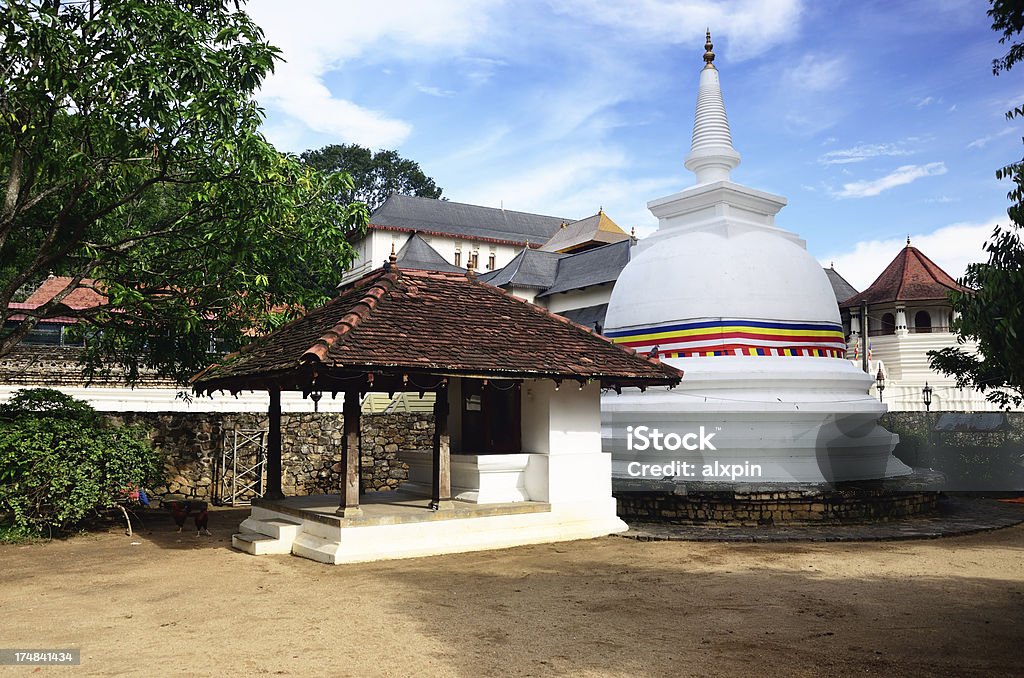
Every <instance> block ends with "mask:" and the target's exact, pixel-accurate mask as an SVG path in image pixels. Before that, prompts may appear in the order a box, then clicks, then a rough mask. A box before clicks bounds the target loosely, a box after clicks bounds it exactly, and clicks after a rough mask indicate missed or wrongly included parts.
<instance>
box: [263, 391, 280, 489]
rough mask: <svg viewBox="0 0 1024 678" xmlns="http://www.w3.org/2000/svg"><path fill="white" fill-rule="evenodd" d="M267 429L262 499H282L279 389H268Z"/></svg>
mask: <svg viewBox="0 0 1024 678" xmlns="http://www.w3.org/2000/svg"><path fill="white" fill-rule="evenodd" d="M267 417H268V419H269V420H270V421H269V425H268V427H267V428H268V431H267V488H266V492H264V493H263V497H264V499H284V493H283V492H281V391H279V390H276V389H275V390H272V391H270V408H269V409H268V410H267Z"/></svg>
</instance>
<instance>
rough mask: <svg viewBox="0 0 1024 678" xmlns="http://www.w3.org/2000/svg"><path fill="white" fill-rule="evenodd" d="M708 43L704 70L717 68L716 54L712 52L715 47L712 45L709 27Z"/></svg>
mask: <svg viewBox="0 0 1024 678" xmlns="http://www.w3.org/2000/svg"><path fill="white" fill-rule="evenodd" d="M706 36H707V42H705V43H704V68H714V67H715V53H714V52H713V51H712V50H713V49H714V47H715V46H714V45H713V44H712V43H711V28H710V27H708V31H707V34H706Z"/></svg>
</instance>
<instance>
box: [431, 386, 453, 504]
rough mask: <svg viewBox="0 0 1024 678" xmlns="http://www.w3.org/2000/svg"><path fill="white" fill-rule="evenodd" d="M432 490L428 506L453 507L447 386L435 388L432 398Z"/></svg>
mask: <svg viewBox="0 0 1024 678" xmlns="http://www.w3.org/2000/svg"><path fill="white" fill-rule="evenodd" d="M433 453H434V455H433V457H434V458H433V461H434V464H433V470H434V473H433V476H434V482H433V491H432V492H431V497H430V508H431V509H433V510H434V511H439V510H443V509H451V508H454V504H452V472H451V446H450V441H449V438H448V387H447V386H442V387H441V388H439V389H438V390H437V393H436V397H435V399H434V449H433Z"/></svg>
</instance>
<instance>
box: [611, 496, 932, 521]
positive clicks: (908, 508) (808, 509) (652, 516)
mask: <svg viewBox="0 0 1024 678" xmlns="http://www.w3.org/2000/svg"><path fill="white" fill-rule="evenodd" d="M938 498H939V495H938V493H937V492H900V493H897V492H892V491H889V490H858V491H845V492H844V491H838V490H837V491H823V492H808V491H799V490H798V491H769V492H756V493H746V492H727V491H720V492H700V493H695V494H690V495H677V494H672V493H668V492H625V493H616V496H615V499H616V502H617V504H618V514H619V517H620V518H622V519H623V520H625V521H627V522H630V521H632V522H663V523H676V524H680V525H695V524H701V523H714V524H716V525H737V526H745V527H755V526H770V525H781V524H801V523H849V522H869V521H884V520H889V519H893V518H906V517H909V516H915V515H921V514H927V513H930V512H932V511H934V510H936V508H937V507H938Z"/></svg>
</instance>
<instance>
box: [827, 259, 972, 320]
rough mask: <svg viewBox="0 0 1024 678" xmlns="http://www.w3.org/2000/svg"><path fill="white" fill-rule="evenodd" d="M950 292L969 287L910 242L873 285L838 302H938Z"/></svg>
mask: <svg viewBox="0 0 1024 678" xmlns="http://www.w3.org/2000/svg"><path fill="white" fill-rule="evenodd" d="M951 291H967V288H966V287H963V286H962V285H960V284H958V283H957V281H955V280H953V278H951V277H950V276H949V274H948V273H946V272H945V271H943V270H942V269H941V268H939V267H938V265H937V264H936V263H935V262H934V261H932V260H931V259H929V258H928V257H926V256H925V255H924V254H923V253H922V252H921V251H920V250H919V249H917V248H916V247H911V246H910V245H907V246H906V247H904V248H903V249H902V250H901V251H900V253H899V254H898V255H897V256H896V258H895V259H893V260H892V263H890V264H889V265H888V266H887V267H886V268H885V270H884V271H882V274H881V275H880V276H878V279H877V280H875V282H873V283H871V286H870V287H868V288H867V289H866V290H864V291H863V292H861V293H860V294H855V295H854V296H852V297H850V298H849V299H847V300H845V301H843V302H840V304H839V305H840V306H842V307H843V308H852V307H855V306H859V305H860V304H861V303H862V302H867V303H869V304H884V303H889V302H893V301H936V300H943V299H946V297H947V295H948V293H949V292H951Z"/></svg>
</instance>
